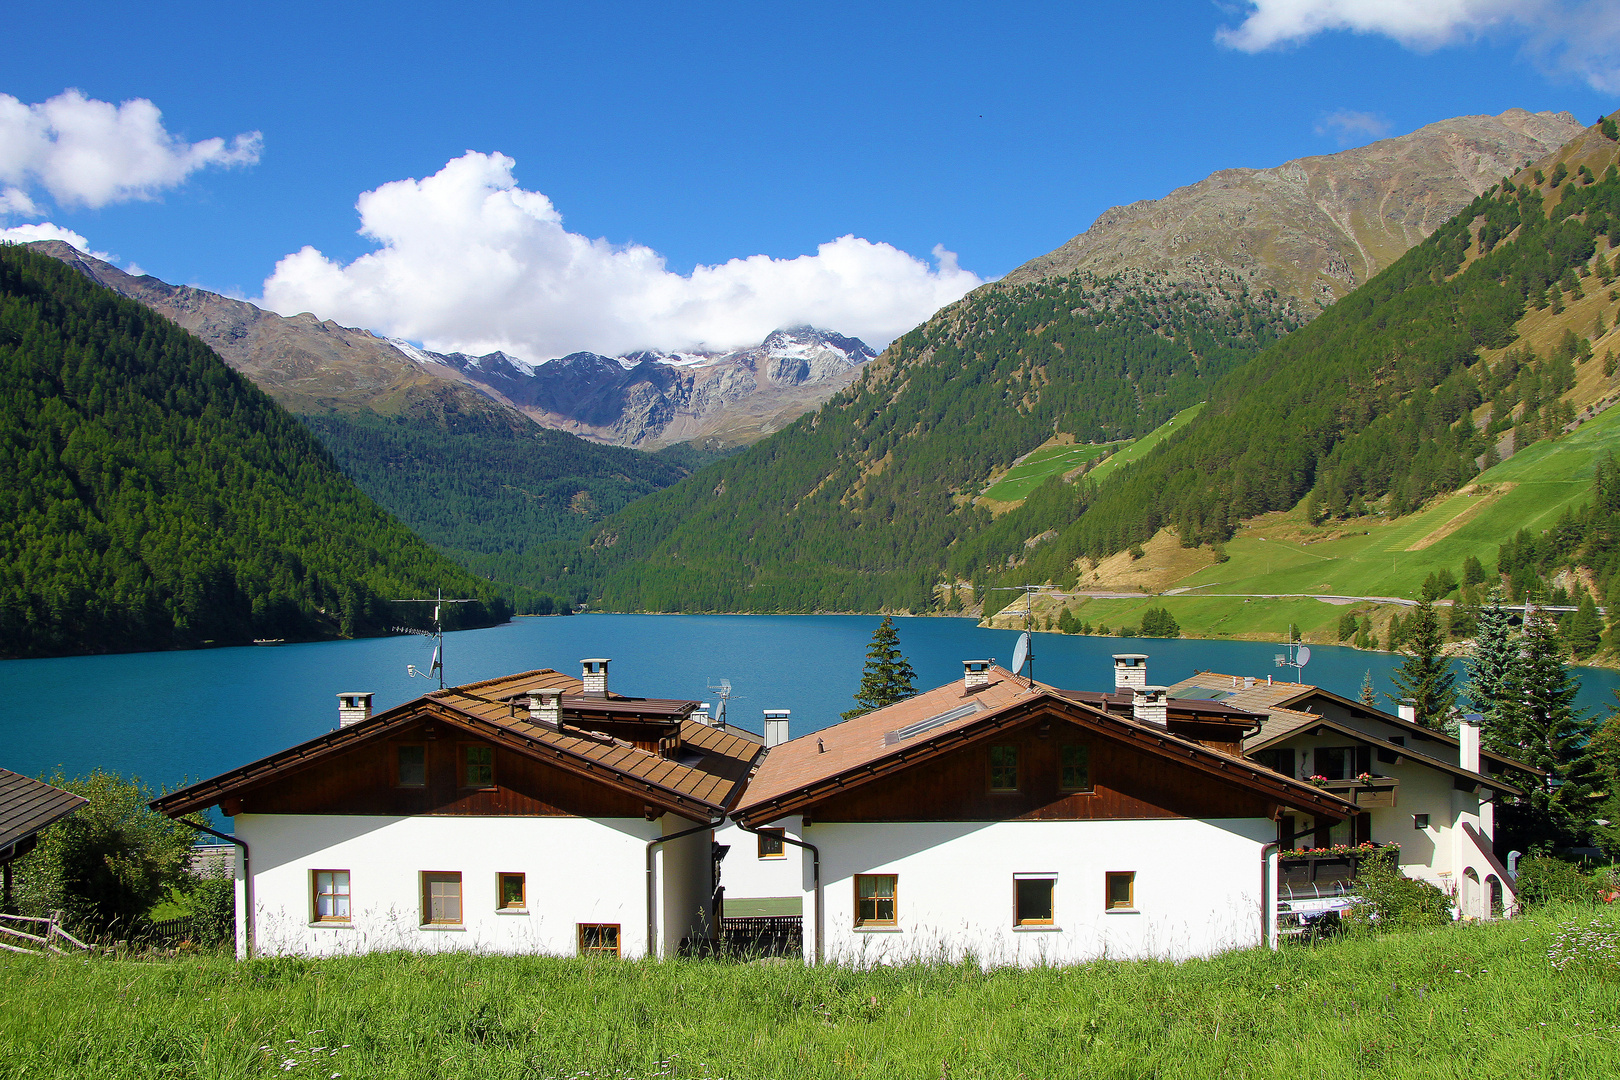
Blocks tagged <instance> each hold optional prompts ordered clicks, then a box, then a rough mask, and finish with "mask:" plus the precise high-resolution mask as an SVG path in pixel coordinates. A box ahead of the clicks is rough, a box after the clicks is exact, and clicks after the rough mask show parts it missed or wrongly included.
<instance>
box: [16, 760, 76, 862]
mask: <svg viewBox="0 0 1620 1080" xmlns="http://www.w3.org/2000/svg"><path fill="white" fill-rule="evenodd" d="M89 801H90V800H89V799H86V798H85V797H84V796H82V795H75V794H73V792H71V791H63V790H62V789H61V788H59V787H52V786H51V785H49V784H47V783H45V782H44V781H43V780H35V779H34V778H32V777H29V776H24V775H23V774H22V773H14V772H12V771H11V770H10V769H0V850H3V849H5V848H9V847H11V845H13V844H15V843H17V842H18V841H19V840H26V839H27V838H28V837H30V836H33V835H34V834H35V833H37V832H39V831H40V830H41V829H43V828H45V827H46V826H47V825H52V824H55V823H56V822H58V821H61V820H62V819H63V818H65V817H67V816H68V815H69V814H72V813H73V812H75V811H76V810H78V809H79V808H80V807H82V806H84V805H86V804H87V803H89Z"/></svg>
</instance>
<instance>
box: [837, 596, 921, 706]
mask: <svg viewBox="0 0 1620 1080" xmlns="http://www.w3.org/2000/svg"><path fill="white" fill-rule="evenodd" d="M916 680H917V673H916V672H915V671H914V670H912V667H911V661H909V660H907V659H906V658H905V654H903V653H902V652H901V651H900V633H899V631H897V630H895V628H894V619H892V618H890V617H889V616H887V615H885V616H884V617H883V621H882V622H881V623H879V624H878V628H877V629H876V630H874V631H872V644H871V645H870V646H869V647H868V648H867V650H866V670H865V671H863V672H862V673H861V688H860V689H859V690H857V691H855V705H856V707H855V708H853V709H851V710H849V711H848V712H846V713H844V714H843V718H844V719H845V720H853V719H854V718H855V717H857V716H864V715H866V714H867V713H869V712H872V711H873V710H874V709H882V708H885V707H887V706H889V705H893V704H894V703H895V702H897V701H904V700H905V699H906V698H909V697H915V696H916V695H917V686H916Z"/></svg>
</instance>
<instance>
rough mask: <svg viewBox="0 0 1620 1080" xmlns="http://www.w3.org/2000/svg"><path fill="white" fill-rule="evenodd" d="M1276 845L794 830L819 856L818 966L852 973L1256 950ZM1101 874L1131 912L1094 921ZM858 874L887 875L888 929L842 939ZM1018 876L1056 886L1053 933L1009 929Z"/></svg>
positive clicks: (1231, 840) (1156, 833)
mask: <svg viewBox="0 0 1620 1080" xmlns="http://www.w3.org/2000/svg"><path fill="white" fill-rule="evenodd" d="M1275 836H1276V825H1275V824H1274V823H1273V822H1272V821H1270V820H1269V819H1267V818H1241V819H1223V820H1196V819H1181V820H1126V821H999V822H858V823H857V822H848V823H843V822H839V823H822V822H818V823H816V824H815V825H814V826H812V827H811V828H809V829H806V830H804V839H805V840H807V841H808V842H810V843H813V844H815V845H816V846H817V847H818V848H819V849H820V851H821V867H822V895H823V903H824V904H825V912H824V933H825V947H824V954H823V955H824V959H826V960H828V961H830V962H834V963H847V964H854V965H866V964H873V963H894V962H901V961H906V960H911V959H931V958H945V959H950V960H959V959H962V958H973V959H977V960H978V961H979V962H980V963H982V964H984V965H986V966H994V965H1008V964H1019V965H1025V966H1029V965H1035V964H1067V963H1080V962H1084V961H1088V960H1093V959H1097V958H1100V957H1113V958H1122V959H1134V958H1146V957H1162V958H1168V959H1185V958H1188V957H1196V956H1209V955H1212V954H1214V953H1217V952H1221V951H1223V950H1226V949H1233V948H1243V947H1249V946H1254V945H1258V944H1260V942H1261V933H1262V929H1261V927H1262V914H1261V890H1262V876H1263V874H1264V873H1265V866H1264V865H1263V864H1262V861H1261V857H1260V852H1261V849H1262V847H1263V846H1264V845H1265V844H1266V843H1268V842H1270V841H1271V840H1273V839H1274V838H1275ZM1273 863H1274V860H1273ZM799 865H800V867H801V872H802V874H803V877H804V881H805V883H806V891H805V894H804V911H805V955H806V958H807V959H813V958H814V957H815V941H814V936H815V935H814V929H813V926H814V917H813V912H814V902H815V897H814V894H813V891H812V890H811V889H810V886H809V881H810V860H809V854H808V853H804V857H803V859H802V860H801V861H800V863H799ZM1111 871H1134V872H1135V874H1136V883H1135V902H1136V906H1135V908H1134V909H1133V910H1131V911H1129V912H1111V911H1109V910H1107V908H1106V906H1105V902H1104V892H1105V879H1104V875H1105V874H1106V873H1108V872H1111ZM1273 872H1274V871H1273ZM862 873H890V874H896V875H898V882H897V904H896V908H897V910H896V915H897V922H898V926H897V927H896V928H894V929H861V928H857V927H856V926H855V882H854V878H855V875H856V874H862ZM1026 873H1027V874H1050V875H1053V876H1055V877H1056V879H1057V883H1056V886H1055V890H1054V892H1055V899H1054V915H1055V922H1056V925H1054V926H1051V927H1040V928H1015V927H1014V925H1013V922H1014V906H1013V902H1014V900H1013V898H1014V892H1013V890H1014V885H1013V881H1014V877H1013V875H1014V874H1026Z"/></svg>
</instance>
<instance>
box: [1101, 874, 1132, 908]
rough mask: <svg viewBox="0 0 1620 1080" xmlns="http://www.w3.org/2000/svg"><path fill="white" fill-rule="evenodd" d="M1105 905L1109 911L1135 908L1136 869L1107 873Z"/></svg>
mask: <svg viewBox="0 0 1620 1080" xmlns="http://www.w3.org/2000/svg"><path fill="white" fill-rule="evenodd" d="M1107 878H1108V882H1107V894H1106V901H1107V902H1106V906H1107V908H1108V910H1109V911H1134V910H1135V909H1136V871H1134V870H1132V871H1128V872H1124V873H1114V874H1108V875H1107Z"/></svg>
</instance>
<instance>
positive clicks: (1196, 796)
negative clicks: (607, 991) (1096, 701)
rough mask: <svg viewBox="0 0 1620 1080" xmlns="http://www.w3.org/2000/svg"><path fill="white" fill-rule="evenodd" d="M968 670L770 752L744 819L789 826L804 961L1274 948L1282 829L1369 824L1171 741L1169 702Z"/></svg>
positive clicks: (1231, 761) (1343, 805) (1071, 957)
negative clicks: (1121, 707) (1087, 697)
mask: <svg viewBox="0 0 1620 1080" xmlns="http://www.w3.org/2000/svg"><path fill="white" fill-rule="evenodd" d="M964 669H965V670H964V676H963V679H962V680H961V681H960V682H955V683H951V684H948V685H946V686H942V687H939V688H937V689H934V690H931V691H929V692H927V693H924V694H921V695H918V696H917V697H914V698H911V699H909V700H907V701H903V702H900V703H898V704H896V705H891V706H889V707H888V708H885V709H880V710H877V711H875V712H871V713H868V714H866V715H865V716H861V717H857V718H855V719H852V720H848V721H845V722H844V723H841V724H837V725H834V726H832V727H829V728H824V729H822V730H820V731H817V732H814V733H812V734H809V735H805V736H802V737H800V738H797V739H793V740H790V741H788V742H785V743H783V744H781V745H779V746H776V747H773V748H772V749H770V750H769V752H768V753H767V754H766V756H765V758H764V760H763V761H762V762H761V763H760V764H759V766H758V769H757V772H756V773H755V775H754V777H753V779H752V780H751V781H750V783H749V786H748V790H747V792H746V793H745V794H744V796H743V797H742V800H741V802H740V803H739V805H738V807H737V809H736V810H735V811H734V812H733V815H732V816H733V820H734V821H736V822H737V823H738V824H739V826H740V827H741V828H743V829H744V830H748V831H752V832H755V833H756V834H757V833H758V832H759V831H760V830H763V829H767V828H771V829H780V830H781V833H780V839H781V841H782V842H783V844H784V846H785V848H787V849H789V850H787V851H786V852H785V854H786V856H787V859H788V860H789V865H793V866H795V867H796V869H797V871H798V877H799V881H800V882H801V887H802V892H801V895H802V902H803V910H804V912H805V920H804V951H805V956H806V958H807V959H810V960H817V959H825V960H829V961H836V962H848V963H857V964H860V963H875V962H895V961H903V960H910V959H919V958H936V957H937V958H946V959H960V958H964V957H972V958H975V959H977V960H978V961H980V962H981V963H985V964H1023V965H1030V964H1040V963H1076V962H1082V961H1086V960H1091V959H1095V958H1098V957H1117V958H1140V957H1167V958H1175V959H1180V958H1186V957H1195V956H1208V955H1211V954H1213V953H1216V952H1219V951H1222V950H1224V949H1230V948H1240V947H1245V946H1253V945H1257V944H1261V943H1263V942H1272V941H1275V904H1274V902H1273V898H1274V897H1275V889H1276V872H1277V864H1276V848H1277V844H1276V834H1277V821H1278V819H1279V818H1281V817H1282V816H1284V815H1286V814H1296V815H1300V814H1308V815H1310V816H1311V817H1312V818H1313V819H1321V820H1324V821H1337V820H1341V819H1343V818H1346V817H1349V816H1351V815H1353V814H1354V813H1355V806H1354V804H1353V803H1350V802H1348V801H1346V800H1344V799H1342V798H1340V797H1339V796H1336V795H1334V794H1332V793H1331V792H1327V791H1324V790H1322V789H1320V788H1317V787H1314V786H1312V785H1310V784H1308V783H1304V782H1301V781H1299V780H1297V779H1293V778H1290V777H1285V776H1283V775H1281V774H1279V773H1276V772H1274V771H1272V770H1270V769H1266V768H1262V767H1259V766H1257V765H1255V764H1254V763H1252V762H1247V761H1245V760H1244V759H1242V758H1241V757H1239V756H1237V755H1235V754H1233V753H1229V752H1227V751H1226V750H1223V749H1220V748H1218V747H1216V746H1213V745H1209V744H1206V743H1205V742H1200V741H1198V740H1197V739H1195V738H1191V737H1187V736H1185V735H1179V734H1176V733H1175V732H1173V731H1172V730H1170V727H1169V723H1168V717H1167V713H1166V710H1165V709H1164V707H1163V699H1162V696H1161V695H1158V694H1156V693H1154V692H1153V691H1157V690H1162V688H1147V687H1143V688H1142V692H1141V693H1136V692H1135V688H1134V687H1133V688H1132V691H1131V693H1132V698H1133V700H1135V701H1136V702H1137V703H1138V704H1139V705H1140V708H1139V709H1138V710H1137V711H1135V712H1134V713H1133V714H1132V715H1129V716H1126V715H1116V714H1114V713H1111V712H1109V711H1107V710H1105V709H1103V708H1099V707H1096V706H1095V705H1093V704H1088V703H1086V702H1085V701H1082V700H1079V698H1078V697H1077V696H1076V695H1074V694H1072V693H1066V692H1064V691H1061V690H1058V689H1056V688H1054V687H1051V686H1047V685H1045V684H1043V683H1039V682H1034V681H1031V680H1026V679H1023V678H1020V677H1018V676H1016V675H1014V674H1013V673H1012V672H1010V671H1007V670H1005V669H1003V668H1000V667H997V666H995V665H994V664H993V663H991V662H989V661H969V662H967V663H965V664H964ZM1243 724H1244V726H1245V727H1252V726H1254V724H1255V719H1254V718H1253V717H1249V719H1247V720H1245V721H1243ZM1220 726H1221V727H1222V732H1221V734H1223V735H1224V736H1229V735H1230V730H1229V729H1228V726H1226V725H1220Z"/></svg>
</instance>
